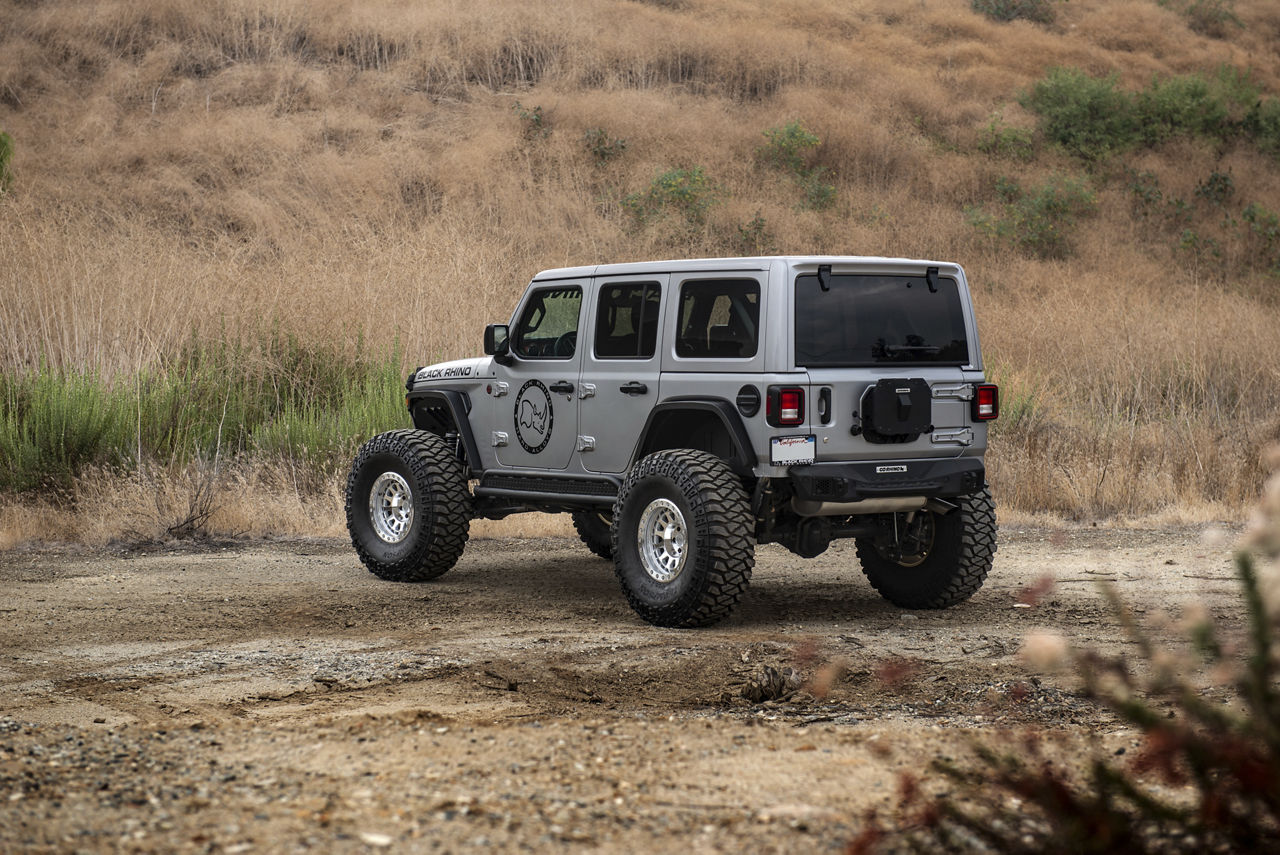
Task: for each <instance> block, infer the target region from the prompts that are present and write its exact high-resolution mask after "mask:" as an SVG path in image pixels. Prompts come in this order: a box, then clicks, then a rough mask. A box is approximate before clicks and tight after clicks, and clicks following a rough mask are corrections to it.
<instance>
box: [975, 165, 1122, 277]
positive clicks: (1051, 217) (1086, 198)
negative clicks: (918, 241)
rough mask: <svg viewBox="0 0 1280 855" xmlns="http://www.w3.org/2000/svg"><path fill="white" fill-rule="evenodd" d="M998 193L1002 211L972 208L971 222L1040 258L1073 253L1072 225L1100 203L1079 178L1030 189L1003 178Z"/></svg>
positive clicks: (997, 185)
mask: <svg viewBox="0 0 1280 855" xmlns="http://www.w3.org/2000/svg"><path fill="white" fill-rule="evenodd" d="M996 192H997V194H998V195H999V196H1000V199H1001V201H1002V205H1001V209H1000V211H999V212H998V213H995V214H990V213H987V212H984V211H970V213H969V220H970V223H972V224H973V225H974V226H976V227H977V228H979V229H981V230H983V231H985V232H987V233H988V234H990V235H992V236H994V237H996V238H998V239H1000V240H1003V241H1006V242H1008V243H1009V244H1011V245H1013V246H1015V247H1018V248H1019V249H1022V250H1025V251H1027V252H1030V253H1031V254H1032V255H1035V256H1038V257H1040V258H1064V257H1066V256H1067V255H1070V253H1071V231H1072V227H1073V226H1074V225H1075V223H1076V221H1077V220H1078V219H1079V218H1080V217H1082V216H1087V215H1089V214H1092V213H1093V212H1094V211H1095V210H1096V209H1097V204H1098V200H1097V196H1096V194H1095V193H1094V192H1093V190H1092V189H1090V187H1089V185H1088V184H1087V183H1086V182H1084V181H1083V180H1081V179H1078V178H1063V177H1055V178H1052V179H1050V180H1049V181H1047V182H1045V183H1044V184H1042V185H1040V186H1039V187H1036V188H1034V189H1033V190H1031V191H1030V192H1027V191H1024V190H1023V189H1022V188H1021V187H1020V186H1019V185H1018V184H1017V183H1016V182H1014V181H1012V180H1010V179H1007V178H1001V179H999V180H998V181H997V182H996Z"/></svg>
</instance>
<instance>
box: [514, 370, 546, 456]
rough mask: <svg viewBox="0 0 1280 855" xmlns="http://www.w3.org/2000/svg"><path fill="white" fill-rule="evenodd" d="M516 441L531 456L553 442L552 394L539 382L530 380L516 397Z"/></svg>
mask: <svg viewBox="0 0 1280 855" xmlns="http://www.w3.org/2000/svg"><path fill="white" fill-rule="evenodd" d="M515 416H516V439H518V440H520V445H521V446H523V447H524V450H525V451H527V452H529V453H530V454H537V453H538V452H540V451H542V449H544V448H546V447H547V442H549V441H550V440H551V422H552V412H551V393H550V392H548V391H547V387H546V386H543V385H542V382H541V381H539V380H530V381H529V382H527V383H525V384H524V385H523V386H521V387H520V394H518V395H516V408H515Z"/></svg>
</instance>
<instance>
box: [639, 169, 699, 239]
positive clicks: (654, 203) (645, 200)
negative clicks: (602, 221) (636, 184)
mask: <svg viewBox="0 0 1280 855" xmlns="http://www.w3.org/2000/svg"><path fill="white" fill-rule="evenodd" d="M719 192H720V191H719V188H717V187H716V185H715V184H714V183H713V182H712V181H711V179H710V178H709V177H707V174H706V171H705V170H703V168H702V167H701V166H694V167H691V168H689V169H670V170H668V171H666V172H664V173H662V174H661V175H658V176H657V177H656V178H654V179H653V181H651V182H649V187H648V188H647V189H645V190H642V191H640V192H638V193H631V194H630V195H628V196H626V197H625V198H623V200H622V207H623V210H625V211H627V212H628V213H630V214H631V216H632V217H634V218H635V220H636V223H637V224H639V225H645V224H647V223H650V222H653V221H654V220H658V219H661V218H662V217H665V216H666V215H667V214H669V213H676V214H678V215H679V216H681V217H683V218H684V219H685V221H686V222H687V223H688V224H689V225H690V226H699V225H701V224H702V223H703V222H705V221H706V216H707V210H708V209H709V208H710V207H711V206H712V205H713V204H715V203H716V202H717V201H718V196H719Z"/></svg>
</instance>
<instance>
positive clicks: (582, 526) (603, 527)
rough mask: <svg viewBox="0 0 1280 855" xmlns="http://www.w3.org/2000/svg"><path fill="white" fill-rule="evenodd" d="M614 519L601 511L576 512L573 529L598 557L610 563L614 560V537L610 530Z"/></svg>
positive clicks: (574, 513)
mask: <svg viewBox="0 0 1280 855" xmlns="http://www.w3.org/2000/svg"><path fill="white" fill-rule="evenodd" d="M612 526H613V518H612V517H611V516H610V515H609V514H607V513H601V512H600V511H574V512H573V529H574V531H576V532H577V533H578V538H579V539H580V540H581V541H582V542H583V543H585V544H586V545H587V549H590V550H591V551H592V552H594V553H595V554H596V555H599V556H600V557H601V558H603V559H605V560H606V561H609V560H611V559H612V558H613V536H612V535H611V534H610V533H609V529H610V528H612Z"/></svg>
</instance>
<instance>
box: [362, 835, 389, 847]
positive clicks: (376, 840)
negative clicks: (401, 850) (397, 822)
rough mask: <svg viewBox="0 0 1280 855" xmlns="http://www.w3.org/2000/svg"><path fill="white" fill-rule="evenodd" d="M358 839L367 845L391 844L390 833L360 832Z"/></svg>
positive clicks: (384, 845) (383, 845) (380, 845)
mask: <svg viewBox="0 0 1280 855" xmlns="http://www.w3.org/2000/svg"><path fill="white" fill-rule="evenodd" d="M360 839H361V840H362V841H364V842H365V843H367V844H368V845H369V846H378V847H386V846H390V845H391V835H389V834H375V833H374V832H372V831H362V832H360Z"/></svg>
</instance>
